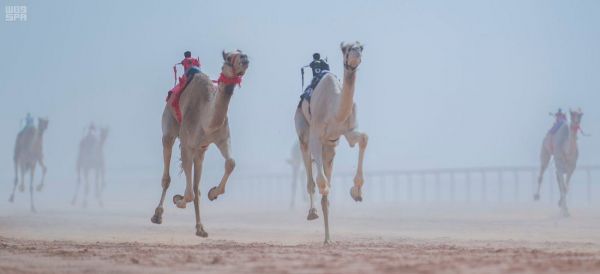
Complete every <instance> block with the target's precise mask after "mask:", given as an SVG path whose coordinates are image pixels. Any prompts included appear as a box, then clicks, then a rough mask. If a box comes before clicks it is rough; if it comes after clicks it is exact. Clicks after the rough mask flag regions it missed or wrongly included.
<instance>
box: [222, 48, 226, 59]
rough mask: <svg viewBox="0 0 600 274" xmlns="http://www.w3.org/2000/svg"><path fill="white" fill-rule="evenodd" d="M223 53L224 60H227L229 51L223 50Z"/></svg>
mask: <svg viewBox="0 0 600 274" xmlns="http://www.w3.org/2000/svg"><path fill="white" fill-rule="evenodd" d="M222 54H223V61H227V53H225V50H223V52H222Z"/></svg>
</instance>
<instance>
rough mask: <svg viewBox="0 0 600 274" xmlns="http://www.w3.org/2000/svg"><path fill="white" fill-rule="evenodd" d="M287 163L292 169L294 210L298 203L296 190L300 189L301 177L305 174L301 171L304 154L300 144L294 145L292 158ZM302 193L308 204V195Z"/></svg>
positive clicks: (292, 205) (291, 206) (291, 204)
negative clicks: (299, 180)
mask: <svg viewBox="0 0 600 274" xmlns="http://www.w3.org/2000/svg"><path fill="white" fill-rule="evenodd" d="M287 163H288V164H289V165H290V167H291V168H292V188H291V193H292V198H291V202H290V208H294V204H295V201H296V189H297V188H298V179H299V177H302V174H303V172H302V171H301V168H302V152H301V151H300V144H299V143H298V142H296V143H295V144H294V146H293V147H292V151H291V155H290V158H289V159H287ZM302 193H303V194H302V198H303V199H304V202H306V193H305V192H302Z"/></svg>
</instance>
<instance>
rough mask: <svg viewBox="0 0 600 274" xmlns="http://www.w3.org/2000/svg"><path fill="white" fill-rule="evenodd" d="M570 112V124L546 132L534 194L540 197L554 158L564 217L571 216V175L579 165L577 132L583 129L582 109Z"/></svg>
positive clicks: (536, 197)
mask: <svg viewBox="0 0 600 274" xmlns="http://www.w3.org/2000/svg"><path fill="white" fill-rule="evenodd" d="M569 114H570V118H571V119H570V121H571V122H570V124H569V123H563V124H562V125H561V126H560V128H559V129H558V131H556V133H554V135H551V134H550V133H548V134H546V137H544V141H543V142H542V150H541V153H540V160H541V168H540V175H539V177H538V187H537V191H536V193H535V195H534V199H535V200H539V199H540V188H541V187H542V181H543V180H544V172H545V171H546V168H548V164H549V163H550V159H551V158H554V165H555V167H556V179H557V180H556V181H557V183H558V189H559V190H560V200H559V201H558V206H559V207H560V210H561V214H562V216H563V217H568V216H569V209H568V208H567V194H568V192H569V186H570V184H571V176H572V175H573V172H574V171H575V168H576V167H577V158H579V150H578V148H577V134H578V133H579V131H580V130H581V117H582V116H583V112H582V111H581V109H579V110H577V111H572V110H569Z"/></svg>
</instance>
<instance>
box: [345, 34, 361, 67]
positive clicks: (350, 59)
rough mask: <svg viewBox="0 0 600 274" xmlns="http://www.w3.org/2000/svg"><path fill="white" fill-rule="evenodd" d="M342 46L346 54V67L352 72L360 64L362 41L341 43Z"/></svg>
mask: <svg viewBox="0 0 600 274" xmlns="http://www.w3.org/2000/svg"><path fill="white" fill-rule="evenodd" d="M340 48H341V49H342V53H343V54H344V69H347V70H350V71H352V72H354V71H356V69H357V68H358V66H359V65H360V62H361V61H362V60H361V57H362V51H363V46H362V45H361V44H360V42H358V41H357V42H355V43H348V44H346V43H344V42H342V43H341V44H340Z"/></svg>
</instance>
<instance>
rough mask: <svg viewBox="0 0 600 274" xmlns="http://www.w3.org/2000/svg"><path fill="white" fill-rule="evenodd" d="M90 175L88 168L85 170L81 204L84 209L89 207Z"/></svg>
mask: <svg viewBox="0 0 600 274" xmlns="http://www.w3.org/2000/svg"><path fill="white" fill-rule="evenodd" d="M89 173H90V171H89V169H87V168H86V169H84V170H83V201H82V203H81V206H82V207H83V208H86V207H87V200H88V193H89V192H90V181H89V180H88V179H89Z"/></svg>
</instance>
